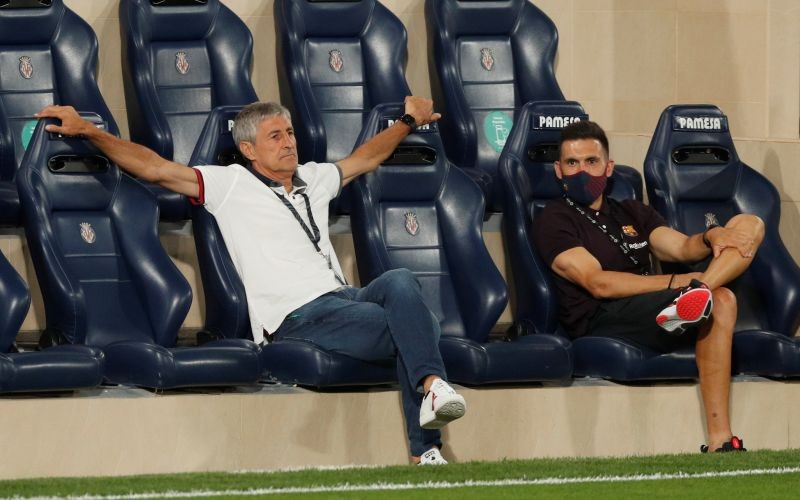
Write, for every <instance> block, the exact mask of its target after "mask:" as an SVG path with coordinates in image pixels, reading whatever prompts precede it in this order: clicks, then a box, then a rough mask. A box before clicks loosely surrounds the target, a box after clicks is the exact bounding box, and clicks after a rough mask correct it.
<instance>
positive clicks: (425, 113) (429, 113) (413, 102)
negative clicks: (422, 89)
mask: <svg viewBox="0 0 800 500" xmlns="http://www.w3.org/2000/svg"><path fill="white" fill-rule="evenodd" d="M404 102H405V112H406V113H407V114H409V115H411V116H413V117H414V120H415V121H416V122H417V126H420V125H427V124H428V123H431V122H435V121H436V120H438V119H439V118H441V117H442V115H441V114H440V113H434V112H433V101H432V100H430V99H426V98H424V97H417V96H413V95H410V96H406V99H405V101H404Z"/></svg>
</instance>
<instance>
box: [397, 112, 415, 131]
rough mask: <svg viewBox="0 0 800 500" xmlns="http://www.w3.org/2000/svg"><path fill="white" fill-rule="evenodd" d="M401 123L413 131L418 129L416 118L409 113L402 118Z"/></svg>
mask: <svg viewBox="0 0 800 500" xmlns="http://www.w3.org/2000/svg"><path fill="white" fill-rule="evenodd" d="M400 121H401V122H403V123H405V124H406V125H408V126H409V127H411V130H414V129H415V128H417V120H415V119H414V117H413V116H411V115H409V114H408V113H406V114H404V115H403V116H401V117H400Z"/></svg>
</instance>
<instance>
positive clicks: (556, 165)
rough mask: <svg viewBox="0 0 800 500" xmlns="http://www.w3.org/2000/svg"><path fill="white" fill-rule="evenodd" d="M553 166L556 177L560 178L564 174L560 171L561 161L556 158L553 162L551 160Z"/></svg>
mask: <svg viewBox="0 0 800 500" xmlns="http://www.w3.org/2000/svg"><path fill="white" fill-rule="evenodd" d="M553 166H554V167H555V170H556V177H558V179H561V177H562V176H563V175H564V174H562V173H561V162H560V161H558V160H556V161H555V162H553Z"/></svg>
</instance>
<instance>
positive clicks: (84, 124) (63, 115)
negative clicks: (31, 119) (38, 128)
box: [33, 106, 96, 136]
mask: <svg viewBox="0 0 800 500" xmlns="http://www.w3.org/2000/svg"><path fill="white" fill-rule="evenodd" d="M33 116H35V117H36V118H39V119H41V118H57V119H59V120H61V125H52V124H51V125H47V126H46V127H45V130H47V131H48V132H53V133H56V134H62V135H67V136H79V135H87V134H88V133H89V132H91V131H92V130H96V127H95V126H94V125H93V124H92V123H90V122H88V121H86V120H84V119H83V118H81V116H80V115H79V114H78V112H77V111H75V108H73V107H72V106H47V107H46V108H44V109H43V110H41V111H39V112H38V113H36V114H35V115H33Z"/></svg>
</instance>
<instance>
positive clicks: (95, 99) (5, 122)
mask: <svg viewBox="0 0 800 500" xmlns="http://www.w3.org/2000/svg"><path fill="white" fill-rule="evenodd" d="M0 60H2V61H3V76H2V78H0V225H7V226H17V225H19V224H20V223H21V210H20V206H19V197H18V196H17V188H16V185H15V184H14V177H15V175H16V172H17V168H18V166H19V163H20V161H21V160H22V155H23V154H24V153H25V148H26V147H27V145H28V141H29V140H30V137H31V133H32V132H33V127H35V126H36V120H35V119H34V118H33V114H34V113H36V112H37V111H39V110H41V109H42V108H44V107H45V106H49V105H51V104H63V105H72V106H74V107H75V108H77V109H79V110H82V111H91V112H94V113H98V114H100V115H101V116H102V117H103V119H104V120H105V121H106V123H108V124H109V128H110V129H111V130H112V131H114V132H116V131H117V126H116V124H115V123H114V119H113V118H112V116H111V112H110V111H109V110H108V107H106V104H105V102H104V101H103V97H102V96H101V95H100V90H99V89H98V88H97V81H96V79H95V70H96V68H97V37H96V36H95V34H94V31H93V30H92V28H91V27H90V26H89V25H88V24H86V22H84V21H83V19H81V18H80V17H78V16H77V15H76V14H75V13H74V12H72V11H71V10H70V9H68V8H67V7H65V6H64V2H63V1H62V0H53V1H45V2H39V1H36V0H10V1H3V2H0Z"/></svg>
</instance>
